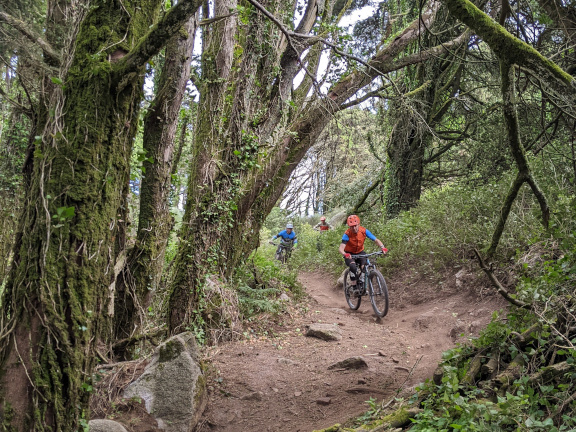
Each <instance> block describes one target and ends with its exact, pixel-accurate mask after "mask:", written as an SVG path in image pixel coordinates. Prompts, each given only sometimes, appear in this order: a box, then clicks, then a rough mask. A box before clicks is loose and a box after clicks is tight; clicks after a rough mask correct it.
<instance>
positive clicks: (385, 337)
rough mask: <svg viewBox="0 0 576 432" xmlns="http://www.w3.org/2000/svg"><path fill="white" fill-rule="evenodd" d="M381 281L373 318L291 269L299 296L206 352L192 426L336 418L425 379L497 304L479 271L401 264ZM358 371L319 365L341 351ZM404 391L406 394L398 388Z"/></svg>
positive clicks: (326, 281)
mask: <svg viewBox="0 0 576 432" xmlns="http://www.w3.org/2000/svg"><path fill="white" fill-rule="evenodd" d="M402 273H403V274H397V275H395V276H394V277H393V278H391V279H390V280H388V279H387V282H388V288H389V291H390V311H389V313H388V315H387V316H386V317H384V318H383V319H377V318H376V316H375V315H374V313H373V311H372V307H371V304H370V301H369V298H368V297H363V298H362V304H361V306H360V308H359V309H358V310H357V311H353V310H350V309H349V308H348V306H347V304H346V300H345V298H344V294H343V291H342V288H341V287H338V286H337V284H336V280H335V279H334V278H333V277H331V276H329V275H326V274H322V273H301V274H300V277H299V280H300V282H301V283H302V284H303V286H304V287H305V290H306V293H307V296H306V298H305V299H304V301H303V302H301V303H299V304H298V306H296V307H295V308H294V309H293V311H292V312H291V313H287V314H285V315H282V316H281V317H279V319H278V321H276V323H275V325H274V327H273V328H270V327H268V328H267V329H266V330H263V329H262V327H261V325H262V324H261V323H260V322H258V321H255V322H254V323H253V324H254V326H253V327H252V328H249V329H248V330H247V332H246V333H245V335H246V338H245V339H243V340H240V341H235V342H229V343H225V344H221V345H219V346H218V347H215V348H211V349H210V350H208V352H207V353H206V358H207V359H208V360H209V364H210V367H209V372H208V386H209V401H208V407H207V409H206V411H205V413H204V416H203V417H202V420H201V423H200V427H199V430H200V431H201V432H208V431H217V432H228V431H229V432H232V431H234V432H242V431H290V432H298V431H301V432H310V431H312V430H315V429H322V428H326V427H328V426H331V425H333V424H335V423H344V422H345V421H346V420H347V419H350V418H351V417H354V416H358V415H360V414H362V413H363V412H365V411H367V410H368V409H369V405H368V404H367V403H366V401H367V400H369V399H370V398H374V399H377V400H379V401H380V400H385V401H387V400H389V399H391V398H393V397H395V396H396V395H397V394H398V392H399V391H400V390H403V391H404V392H410V390H412V389H413V388H414V386H416V385H417V384H418V383H421V382H423V381H424V380H426V379H428V378H431V377H432V374H433V372H434V370H435V369H436V367H437V365H438V362H439V361H440V359H441V354H442V352H443V351H445V350H448V349H450V348H452V347H454V346H455V345H456V344H457V343H463V342H465V341H466V340H467V338H469V337H470V336H471V335H477V333H478V331H479V330H481V329H483V328H484V327H485V326H486V324H488V323H489V322H490V319H491V315H492V313H493V312H494V311H495V310H502V309H503V308H505V307H506V305H505V302H504V301H503V300H502V299H501V298H500V297H499V296H498V295H497V294H494V290H492V289H489V288H487V285H486V283H485V280H484V278H483V277H482V274H481V273H478V272H475V271H474V272H471V271H468V272H467V271H465V270H464V269H450V270H446V271H445V274H443V275H441V276H438V275H436V276H435V277H434V278H432V279H431V278H429V277H427V276H423V275H419V274H418V273H416V272H414V271H410V270H409V269H406V270H404V271H403V272H402ZM313 323H328V324H336V325H338V327H339V328H340V330H341V332H342V336H343V337H342V340H340V341H331V342H326V341H323V340H320V339H317V338H314V337H306V336H305V335H304V334H305V332H306V328H307V326H309V325H311V324H313ZM358 356H360V357H362V358H364V359H365V361H366V363H367V365H368V368H365V369H359V370H353V369H352V370H350V369H342V368H336V369H328V368H329V366H331V365H333V364H335V363H337V362H339V361H342V360H345V359H347V358H350V357H358ZM408 394H409V393H408Z"/></svg>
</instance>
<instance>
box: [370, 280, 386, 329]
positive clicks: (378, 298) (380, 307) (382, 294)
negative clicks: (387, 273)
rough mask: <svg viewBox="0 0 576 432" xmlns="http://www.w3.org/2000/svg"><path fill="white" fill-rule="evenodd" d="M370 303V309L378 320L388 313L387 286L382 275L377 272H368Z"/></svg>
mask: <svg viewBox="0 0 576 432" xmlns="http://www.w3.org/2000/svg"><path fill="white" fill-rule="evenodd" d="M368 280H369V281H370V283H369V287H368V289H369V293H370V302H371V303H372V309H374V313H375V314H376V316H378V317H379V318H383V317H385V316H386V314H387V313H388V302H389V299H388V286H387V285H386V280H385V279H384V276H382V273H380V272H379V271H378V270H370V273H368Z"/></svg>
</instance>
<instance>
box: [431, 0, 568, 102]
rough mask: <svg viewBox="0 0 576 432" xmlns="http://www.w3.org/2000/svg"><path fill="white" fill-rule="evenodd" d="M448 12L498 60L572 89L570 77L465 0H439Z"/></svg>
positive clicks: (557, 85) (563, 89) (562, 87)
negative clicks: (481, 40)
mask: <svg viewBox="0 0 576 432" xmlns="http://www.w3.org/2000/svg"><path fill="white" fill-rule="evenodd" d="M441 1H442V2H443V3H444V4H445V5H446V6H447V7H448V10H449V11H450V14H451V15H452V16H454V17H455V18H457V19H459V20H460V21H462V22H463V23H464V24H466V25H467V26H468V27H470V28H471V29H472V30H474V32H476V34H477V35H478V36H480V37H481V38H482V39H483V40H484V41H485V42H486V43H487V44H488V45H489V46H490V48H491V49H492V51H494V53H495V54H496V55H497V56H498V58H500V59H501V60H505V61H507V62H508V63H510V64H517V65H519V66H522V67H525V68H527V69H529V70H531V71H532V72H533V73H534V74H535V75H536V76H541V77H542V76H545V77H549V78H550V81H551V84H552V85H555V86H556V87H561V90H560V91H561V92H562V91H563V92H565V91H566V90H568V91H569V92H570V93H571V94H574V93H576V83H575V81H574V78H573V77H572V76H571V75H569V74H567V73H566V72H564V71H563V70H562V69H561V68H560V67H559V66H558V65H557V64H556V63H554V62H553V61H551V60H548V59H547V58H546V57H544V56H543V55H542V54H540V53H539V52H538V51H536V49H534V48H533V47H532V46H530V45H528V44H527V43H524V42H522V41H521V40H520V39H518V38H516V37H514V36H513V35H512V34H510V33H509V32H508V31H507V30H506V29H505V28H504V27H502V26H501V25H499V24H498V23H496V22H495V21H494V20H492V19H491V18H490V17H489V16H488V15H486V14H485V13H484V12H482V11H481V10H480V9H478V8H477V7H476V6H475V5H474V4H472V3H471V2H470V1H468V0H441Z"/></svg>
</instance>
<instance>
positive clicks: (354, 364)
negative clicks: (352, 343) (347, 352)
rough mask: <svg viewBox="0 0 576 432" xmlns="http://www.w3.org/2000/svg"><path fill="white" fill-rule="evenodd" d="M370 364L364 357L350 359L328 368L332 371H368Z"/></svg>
mask: <svg viewBox="0 0 576 432" xmlns="http://www.w3.org/2000/svg"><path fill="white" fill-rule="evenodd" d="M367 368H368V363H366V360H364V359H363V358H362V357H350V358H347V359H346V360H342V361H339V362H337V363H334V364H332V365H330V366H328V370H331V369H367Z"/></svg>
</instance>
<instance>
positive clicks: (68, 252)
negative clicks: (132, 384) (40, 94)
mask: <svg viewBox="0 0 576 432" xmlns="http://www.w3.org/2000/svg"><path fill="white" fill-rule="evenodd" d="M159 6H160V2H159V1H157V0H150V1H138V2H134V1H130V0H123V1H122V2H115V1H112V2H110V1H107V0H106V1H105V0H94V1H92V3H91V9H90V11H89V12H88V15H87V16H86V18H85V19H84V20H83V22H82V24H81V26H80V30H79V33H78V35H77V37H76V41H75V44H74V47H75V51H74V53H73V54H70V55H69V56H65V60H66V63H65V64H64V65H63V67H64V68H63V69H62V70H63V71H64V72H63V73H62V74H61V78H62V84H61V85H60V83H59V82H56V84H57V85H56V88H55V91H54V93H53V94H52V95H51V98H50V102H51V104H50V106H49V108H50V109H49V110H48V113H49V115H48V117H47V121H46V123H45V125H44V131H43V133H42V134H41V135H39V138H38V139H37V140H36V142H35V151H34V153H33V155H32V159H31V160H30V163H29V164H28V165H27V166H28V168H29V172H30V176H29V189H28V191H27V195H26V198H25V202H24V211H23V215H22V225H21V228H22V234H21V236H20V237H19V243H18V244H17V248H16V251H15V252H16V253H15V260H14V265H13V269H12V271H11V274H10V278H9V281H8V283H7V285H6V288H5V291H4V293H3V296H2V311H1V316H0V323H1V325H2V327H1V332H0V341H1V344H0V361H1V369H0V389H1V394H0V410H1V412H0V417H1V418H2V419H3V423H2V426H3V427H4V428H5V429H7V430H11V431H22V432H23V431H30V430H34V431H47V430H56V431H77V430H79V429H80V427H81V424H82V422H83V421H84V422H85V421H86V420H87V419H88V418H89V412H88V398H89V395H90V392H89V388H90V382H91V379H92V370H93V366H94V363H95V359H96V351H97V348H96V345H97V343H98V342H99V341H100V338H101V337H102V336H110V334H111V320H110V318H111V314H112V306H113V299H112V297H113V295H114V281H115V267H116V266H115V264H116V257H117V256H118V255H119V252H120V249H121V248H123V236H124V223H125V222H124V220H123V219H122V218H121V215H122V212H123V208H124V207H125V204H126V194H127V189H128V181H129V169H130V164H129V161H130V154H131V149H132V142H133V139H134V136H135V133H136V128H137V123H138V110H139V106H140V102H141V100H142V84H143V78H142V77H143V75H144V74H143V68H144V64H145V62H146V61H147V60H148V59H149V58H150V56H152V55H154V54H156V53H157V52H158V50H159V49H160V47H161V46H162V45H163V44H164V43H165V42H166V41H167V39H168V38H169V37H170V36H171V35H173V34H174V33H175V32H176V31H177V30H178V28H179V27H180V25H181V23H182V22H183V21H184V20H185V19H187V17H188V16H190V15H191V14H192V13H193V12H194V9H195V8H197V7H198V4H195V3H193V2H182V3H181V4H179V5H178V6H176V7H175V8H173V9H172V10H170V11H169V12H168V13H167V14H166V16H165V17H164V18H163V20H162V21H161V22H160V24H161V25H158V26H155V27H152V28H151V25H152V24H153V20H154V18H155V17H156V15H157V12H158V10H159ZM145 35H148V37H146V38H143V36H145Z"/></svg>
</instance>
